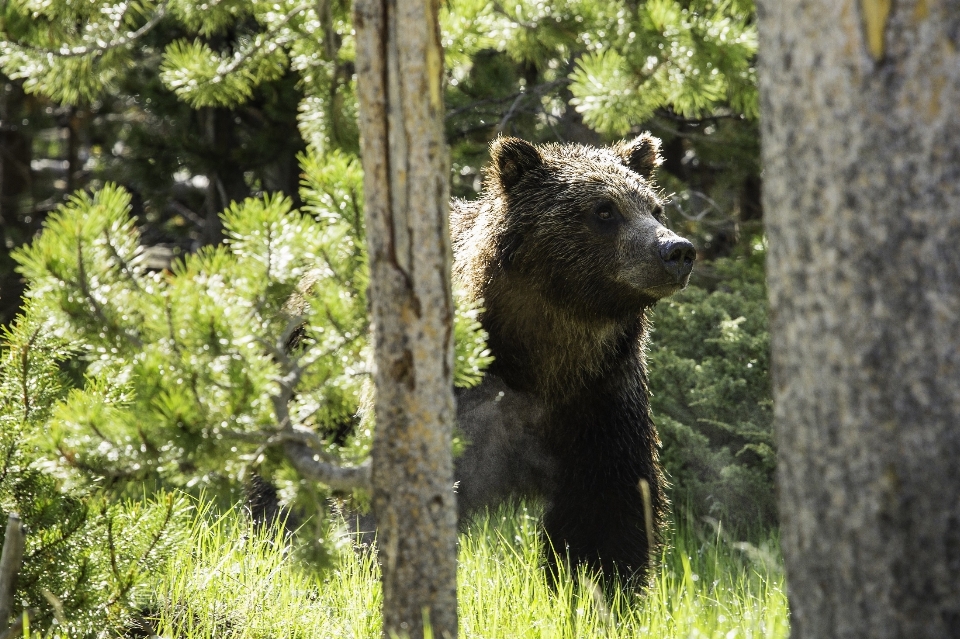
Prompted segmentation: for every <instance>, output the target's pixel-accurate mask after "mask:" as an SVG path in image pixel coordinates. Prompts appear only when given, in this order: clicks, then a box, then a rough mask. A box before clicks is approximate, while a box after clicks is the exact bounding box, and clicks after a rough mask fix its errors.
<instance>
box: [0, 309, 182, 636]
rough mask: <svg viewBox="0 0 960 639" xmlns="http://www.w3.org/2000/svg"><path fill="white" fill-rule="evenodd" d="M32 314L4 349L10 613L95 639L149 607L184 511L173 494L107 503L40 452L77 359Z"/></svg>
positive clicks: (9, 334)
mask: <svg viewBox="0 0 960 639" xmlns="http://www.w3.org/2000/svg"><path fill="white" fill-rule="evenodd" d="M42 318H43V314H42V313H38V312H36V310H35V308H34V307H33V306H32V305H30V304H28V305H27V309H26V312H25V314H24V315H21V316H20V318H19V319H18V320H17V321H16V322H15V323H14V324H13V325H12V326H11V327H10V328H9V329H8V330H6V331H4V333H3V335H2V340H0V508H2V511H3V512H4V513H11V512H14V513H17V514H19V515H20V518H21V520H22V522H23V524H24V525H25V527H26V531H27V535H26V547H25V552H24V558H23V566H22V568H21V570H20V574H19V577H18V579H17V582H16V583H17V590H16V593H15V597H14V608H13V613H14V615H15V616H18V615H21V614H22V613H23V612H24V611H30V612H31V613H33V620H32V622H31V623H32V625H33V628H34V630H37V629H38V628H39V629H40V632H45V631H46V630H47V629H52V631H53V633H54V636H71V637H93V636H100V632H102V630H103V629H104V628H112V629H120V628H123V627H125V626H127V625H129V624H130V623H132V620H133V618H134V616H135V615H136V613H137V612H138V611H139V610H140V608H141V607H142V606H143V605H144V604H145V603H147V601H148V600H149V594H150V591H149V586H150V573H151V571H152V570H154V569H155V568H156V567H157V566H158V565H159V563H160V562H161V561H162V559H163V557H164V556H165V555H166V553H167V552H168V551H169V549H170V548H171V547H173V546H174V545H175V544H177V543H180V542H181V541H182V540H183V539H184V538H185V535H186V533H187V523H188V521H189V519H190V517H189V510H190V502H189V501H188V500H186V499H184V498H182V497H176V496H174V495H173V494H163V493H157V494H155V495H153V496H151V497H149V498H146V499H145V498H144V496H143V495H142V494H141V495H139V496H138V497H139V498H138V499H133V500H121V501H116V500H111V499H108V498H107V495H105V494H104V492H103V491H101V490H99V489H97V488H96V487H95V486H91V485H90V484H88V483H83V484H78V483H76V482H72V481H70V480H69V478H67V477H64V476H63V474H62V473H61V472H60V470H59V469H58V468H57V466H56V465H55V464H51V463H50V458H49V457H47V456H45V455H44V454H43V453H42V452H41V448H42V447H43V446H44V445H45V439H44V438H45V435H46V433H45V431H46V428H47V427H48V425H49V424H50V422H51V420H53V419H55V418H54V417H53V413H54V412H56V411H57V410H58V408H57V407H59V406H62V405H63V402H65V401H66V399H67V396H68V395H69V391H68V388H69V386H70V382H69V379H68V375H67V374H66V373H65V372H64V365H65V364H66V363H68V362H70V361H71V359H72V358H74V357H76V355H77V351H76V350H75V349H74V348H73V346H72V345H71V344H70V343H69V342H68V341H66V340H65V339H63V338H62V337H60V336H57V335H56V334H55V332H54V331H53V330H51V326H49V325H46V324H45V323H44V321H43V319H42Z"/></svg>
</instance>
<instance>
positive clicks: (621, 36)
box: [570, 0, 758, 136]
mask: <svg viewBox="0 0 960 639" xmlns="http://www.w3.org/2000/svg"><path fill="white" fill-rule="evenodd" d="M743 5H746V3H743ZM752 9H753V8H752V6H738V4H737V3H731V2H718V1H716V0H701V1H698V2H677V1H676V0H647V2H645V3H643V5H641V6H640V7H638V9H637V11H636V14H635V15H633V16H630V18H632V19H631V20H629V21H627V22H625V23H618V28H616V29H615V31H614V33H610V34H609V35H608V36H607V37H608V38H609V40H614V41H615V42H617V44H616V45H614V47H612V48H608V45H607V42H609V40H598V41H596V42H595V43H592V44H593V46H591V47H589V48H590V50H591V53H590V54H588V55H585V56H584V57H583V58H581V60H580V61H579V63H578V68H577V70H576V71H575V72H574V73H573V75H572V80H573V83H572V84H571V86H570V90H571V91H572V92H573V95H574V100H573V104H574V105H576V107H577V110H578V111H579V112H580V113H582V114H583V116H584V120H585V121H586V122H587V123H588V124H589V125H590V126H592V127H594V128H595V129H597V130H598V131H600V132H602V133H606V134H609V135H615V136H618V135H623V134H625V133H626V132H627V131H629V130H630V128H631V127H632V126H633V125H634V124H636V123H637V122H643V121H645V120H648V119H649V118H650V117H651V116H652V115H653V114H654V112H655V111H656V110H657V109H660V108H664V107H669V108H671V109H672V110H673V111H674V112H675V113H677V114H678V115H681V116H684V117H688V118H698V117H704V116H706V115H711V114H714V113H716V112H717V110H718V109H732V110H733V111H735V112H737V113H742V114H744V115H746V116H747V117H749V118H756V117H757V114H758V104H757V93H756V89H755V87H756V75H755V74H756V71H755V69H754V68H753V60H754V58H755V56H756V52H757V35H756V26H755V25H754V23H753V20H752V17H753V11H752Z"/></svg>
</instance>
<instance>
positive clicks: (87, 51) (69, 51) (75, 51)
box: [14, 5, 167, 58]
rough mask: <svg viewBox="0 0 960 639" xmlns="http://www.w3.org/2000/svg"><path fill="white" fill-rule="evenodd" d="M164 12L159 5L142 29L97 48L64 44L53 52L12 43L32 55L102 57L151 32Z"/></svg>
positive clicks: (163, 8) (164, 9) (164, 8)
mask: <svg viewBox="0 0 960 639" xmlns="http://www.w3.org/2000/svg"><path fill="white" fill-rule="evenodd" d="M166 12H167V10H166V7H165V6H164V5H160V6H159V7H157V10H156V12H155V13H154V14H153V17H152V18H150V19H149V20H148V21H147V22H146V24H144V25H143V26H142V27H140V28H139V29H137V30H136V31H134V32H132V33H128V34H127V35H125V36H121V37H119V38H117V39H116V40H111V41H110V42H106V43H104V44H100V45H97V46H78V47H68V46H67V45H66V44H64V45H63V46H62V47H60V48H59V49H57V50H53V49H44V48H41V47H34V46H30V45H26V44H20V43H14V44H16V46H18V47H22V48H24V49H26V50H27V51H30V52H32V53H36V54H40V55H45V56H54V57H58V58H79V57H83V56H88V55H89V56H99V55H103V54H104V53H106V52H107V51H110V50H111V49H117V48H119V47H123V46H126V45H128V44H130V43H131V42H134V41H136V40H139V39H140V38H142V37H143V36H144V35H146V34H147V33H149V32H150V31H151V30H153V28H154V27H155V26H157V25H158V24H159V23H160V20H162V19H163V17H164V16H165V15H166Z"/></svg>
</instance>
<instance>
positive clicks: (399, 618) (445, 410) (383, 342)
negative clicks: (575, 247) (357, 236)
mask: <svg viewBox="0 0 960 639" xmlns="http://www.w3.org/2000/svg"><path fill="white" fill-rule="evenodd" d="M438 10H439V5H438V3H437V2H436V0H357V2H356V4H355V19H354V25H355V28H356V30H357V76H358V97H359V102H360V130H361V131H362V135H363V140H362V154H363V168H364V199H365V206H366V215H367V238H368V240H367V244H368V249H369V256H370V300H371V311H372V318H373V327H374V330H373V340H374V349H375V354H374V358H375V365H376V366H375V369H376V370H375V373H374V380H375V383H376V389H377V392H376V402H375V407H374V408H375V414H376V422H377V425H376V433H375V436H374V447H373V455H372V457H373V468H372V482H373V510H374V515H375V517H376V520H377V526H378V528H377V546H378V552H379V558H380V563H381V566H382V569H383V628H384V636H389V634H390V633H391V632H394V633H397V634H403V633H406V634H408V635H409V636H410V637H421V636H423V624H422V620H423V618H424V613H425V612H426V613H427V614H428V615H429V619H430V624H431V626H432V628H433V633H434V636H436V637H451V638H452V637H455V636H456V633H457V599H456V569H457V565H456V543H457V529H456V504H455V500H454V493H453V462H452V458H451V449H450V446H451V433H452V425H453V418H454V404H453V301H452V297H451V293H450V258H451V255H450V239H449V232H448V222H447V215H448V213H447V209H448V199H449V188H448V183H447V180H448V177H447V173H448V167H447V164H448V160H447V149H446V144H445V142H444V137H443V115H444V111H443V100H442V93H441V91H442V86H441V82H442V72H443V64H442V54H441V49H440V34H439V25H438V22H437V17H438Z"/></svg>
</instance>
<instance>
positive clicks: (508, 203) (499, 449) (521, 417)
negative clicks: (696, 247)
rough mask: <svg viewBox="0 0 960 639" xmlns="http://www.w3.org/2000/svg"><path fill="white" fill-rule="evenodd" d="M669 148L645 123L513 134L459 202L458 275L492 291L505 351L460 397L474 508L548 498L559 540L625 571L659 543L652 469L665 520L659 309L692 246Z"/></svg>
mask: <svg viewBox="0 0 960 639" xmlns="http://www.w3.org/2000/svg"><path fill="white" fill-rule="evenodd" d="M658 150H659V141H658V140H656V138H653V137H652V136H649V135H646V134H645V135H641V136H639V137H638V138H636V139H634V140H632V141H629V142H622V143H620V144H617V145H614V146H612V147H606V148H593V147H585V146H581V145H556V144H551V145H544V146H540V147H534V146H533V145H531V144H529V143H527V142H524V141H522V140H517V139H514V138H501V139H498V140H497V141H495V142H494V143H493V145H492V147H491V158H492V162H491V165H490V167H489V168H488V169H487V177H486V181H485V185H484V190H483V193H482V195H481V198H480V199H479V200H478V201H476V202H466V201H455V202H454V204H453V207H452V213H451V227H452V232H453V244H454V255H455V260H454V276H455V278H456V279H458V280H459V281H460V283H461V284H462V285H463V286H464V287H465V288H466V290H467V292H468V294H469V295H471V296H472V297H473V298H474V299H477V300H483V304H484V307H485V309H486V310H485V312H484V315H483V318H482V322H483V325H484V328H485V329H486V330H487V331H488V333H489V335H490V339H489V344H490V348H491V350H492V352H493V354H494V355H495V357H496V360H495V363H494V364H493V366H492V368H491V370H490V372H489V373H488V374H487V376H486V378H485V379H484V382H483V383H482V384H481V386H480V387H478V388H476V389H470V390H468V391H461V392H460V393H459V396H458V402H459V406H460V408H459V410H458V420H459V423H460V427H461V428H462V429H463V430H464V432H465V434H466V436H467V439H468V440H470V441H471V442H473V443H474V445H473V446H471V447H468V448H467V451H466V453H465V454H464V456H463V458H462V459H461V460H460V461H459V462H458V465H457V475H458V479H459V482H460V487H459V492H460V501H461V511H462V512H465V513H466V512H470V511H472V510H475V509H476V508H479V507H482V506H484V505H488V504H492V503H495V502H496V501H498V500H500V499H502V498H504V497H505V496H507V495H509V494H521V495H535V496H539V497H542V498H544V499H545V500H546V502H547V513H546V516H545V528H546V532H547V535H548V537H549V539H550V540H551V541H552V542H553V544H554V546H555V548H556V549H557V550H558V551H560V552H563V551H564V550H566V551H567V552H569V553H570V555H571V558H573V559H574V560H577V561H581V560H582V561H586V562H587V563H590V564H591V565H595V566H597V567H600V568H609V569H613V570H616V571H620V572H622V573H626V574H637V573H641V574H642V573H643V572H644V570H645V567H646V565H647V562H648V556H649V552H650V550H651V548H649V541H650V540H648V539H647V538H646V536H645V534H643V533H642V531H643V530H644V527H645V526H644V519H643V503H642V499H641V495H640V492H639V490H638V489H637V484H638V482H639V480H640V479H646V480H647V481H648V482H649V484H650V485H651V500H652V501H653V503H652V504H651V506H652V509H653V511H654V516H655V521H654V522H653V523H654V528H655V529H657V530H658V529H659V524H660V521H661V519H662V514H663V511H664V507H665V500H664V497H663V477H662V473H661V472H660V467H659V463H658V461H657V457H658V454H657V448H658V445H659V443H658V441H657V436H656V431H655V428H654V426H653V422H652V421H651V419H650V415H649V406H648V397H647V396H648V392H647V383H646V369H645V363H644V357H643V349H644V344H645V340H646V333H647V327H646V319H645V309H647V308H648V307H649V306H651V305H652V304H653V303H655V302H656V300H658V299H660V298H661V297H664V296H665V295H669V294H671V293H673V292H674V291H676V290H679V289H680V288H682V287H683V286H684V285H685V284H686V281H687V278H688V276H689V268H690V264H691V262H692V259H693V256H692V255H693V254H692V245H689V243H688V242H686V241H685V240H683V239H682V238H679V237H678V236H676V235H675V234H673V233H672V232H670V231H669V230H668V229H666V228H665V227H664V226H663V221H664V220H663V217H662V196H661V194H660V193H659V191H658V189H657V188H656V187H655V186H654V184H653V182H652V178H653V173H654V171H655V169H656V167H657V166H658V165H659V163H660V157H659V153H658ZM674 246H679V247H680V248H679V249H676V250H674V252H673V253H670V250H671V247H674ZM678 256H679V257H678ZM668 258H669V259H668ZM671 260H672V261H671ZM677 260H680V261H679V262H678V261H677ZM598 509H600V510H598ZM638 530H639V531H641V532H640V533H638V532H637V531H638Z"/></svg>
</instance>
